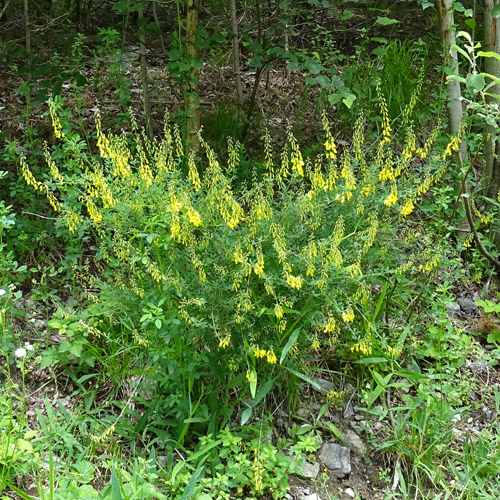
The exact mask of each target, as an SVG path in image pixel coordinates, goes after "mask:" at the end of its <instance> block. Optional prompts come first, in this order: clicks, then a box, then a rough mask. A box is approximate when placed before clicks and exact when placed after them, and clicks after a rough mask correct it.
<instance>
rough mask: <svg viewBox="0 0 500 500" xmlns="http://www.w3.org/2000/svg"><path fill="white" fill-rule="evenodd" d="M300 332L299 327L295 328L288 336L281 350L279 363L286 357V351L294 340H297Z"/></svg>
mask: <svg viewBox="0 0 500 500" xmlns="http://www.w3.org/2000/svg"><path fill="white" fill-rule="evenodd" d="M299 333H300V328H296V329H295V330H294V331H293V333H292V334H291V335H290V338H289V339H288V342H287V343H286V345H285V347H283V350H282V351H281V356H280V365H281V364H282V363H283V361H284V360H285V358H286V355H287V353H288V351H289V350H290V349H291V347H292V346H293V344H294V343H295V341H296V340H297V337H298V336H299Z"/></svg>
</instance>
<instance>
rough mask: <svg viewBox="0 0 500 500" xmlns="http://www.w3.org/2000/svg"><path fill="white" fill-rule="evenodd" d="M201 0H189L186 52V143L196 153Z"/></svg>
mask: <svg viewBox="0 0 500 500" xmlns="http://www.w3.org/2000/svg"><path fill="white" fill-rule="evenodd" d="M199 7H200V2H199V0H187V12H186V54H187V56H188V58H189V62H190V64H191V69H190V70H189V71H188V75H187V79H186V84H185V87H184V103H185V107H186V115H187V120H186V145H187V148H188V149H189V150H190V151H193V152H194V153H195V154H197V153H198V150H199V149H200V141H199V139H198V131H199V130H200V104H199V97H198V81H199V74H198V71H197V70H196V68H195V67H194V66H193V61H194V60H195V59H198V48H197V46H196V39H197V35H196V31H197V29H198V12H199Z"/></svg>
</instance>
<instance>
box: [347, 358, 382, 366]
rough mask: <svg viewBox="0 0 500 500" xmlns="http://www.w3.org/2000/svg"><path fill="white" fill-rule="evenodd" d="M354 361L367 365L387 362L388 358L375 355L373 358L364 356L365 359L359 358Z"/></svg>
mask: <svg viewBox="0 0 500 500" xmlns="http://www.w3.org/2000/svg"><path fill="white" fill-rule="evenodd" d="M354 363H356V364H360V365H367V364H370V363H372V364H376V363H387V359H385V358H377V357H373V358H363V359H358V360H356V361H354Z"/></svg>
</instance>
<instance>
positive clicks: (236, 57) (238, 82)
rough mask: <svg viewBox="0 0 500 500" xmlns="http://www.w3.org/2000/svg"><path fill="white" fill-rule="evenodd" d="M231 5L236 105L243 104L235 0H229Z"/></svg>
mask: <svg viewBox="0 0 500 500" xmlns="http://www.w3.org/2000/svg"><path fill="white" fill-rule="evenodd" d="M229 6H230V7H231V29H232V31H233V70H234V80H235V83H236V97H237V99H238V106H240V107H241V106H242V105H243V87H242V85H241V66H240V41H239V35H238V19H237V18H236V0H229Z"/></svg>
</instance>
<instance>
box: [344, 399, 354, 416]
mask: <svg viewBox="0 0 500 500" xmlns="http://www.w3.org/2000/svg"><path fill="white" fill-rule="evenodd" d="M353 416H354V408H353V407H352V403H351V402H350V401H348V402H347V404H346V405H345V408H344V418H345V419H346V420H350V419H351V418H352V417H353Z"/></svg>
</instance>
